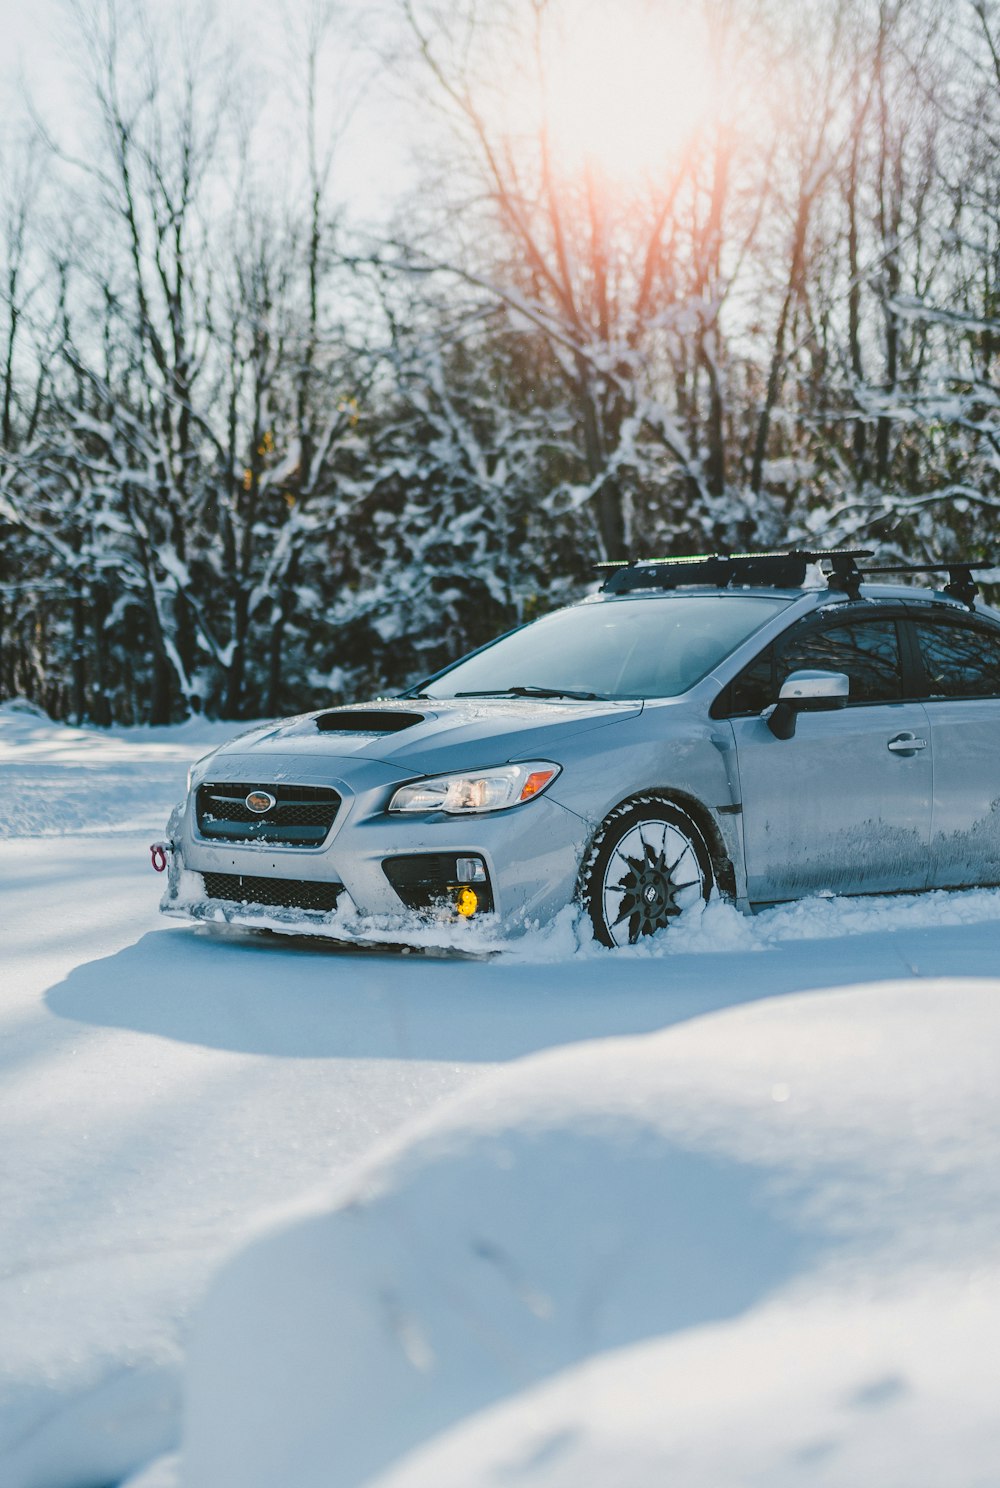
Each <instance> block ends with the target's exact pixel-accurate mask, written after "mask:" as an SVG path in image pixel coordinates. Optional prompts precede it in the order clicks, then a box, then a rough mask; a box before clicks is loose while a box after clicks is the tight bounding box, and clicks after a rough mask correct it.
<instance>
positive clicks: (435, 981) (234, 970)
mask: <svg viewBox="0 0 1000 1488" xmlns="http://www.w3.org/2000/svg"><path fill="white" fill-rule="evenodd" d="M997 943H998V927H997V926H996V925H995V924H989V923H986V924H981V925H953V926H942V927H939V928H935V929H923V930H909V931H897V932H893V931H880V932H878V933H875V934H857V935H846V936H840V937H837V938H836V939H830V940H805V941H796V942H791V941H784V942H782V943H781V944H779V945H777V946H773V947H769V948H767V949H763V950H762V949H760V948H755V949H754V950H752V951H719V952H704V951H703V952H699V953H689V954H671V955H642V956H632V955H630V954H628V953H623V954H618V955H616V954H615V953H613V952H608V953H607V954H603V953H602V954H593V953H591V954H587V955H577V956H569V957H567V958H566V959H565V960H563V961H558V962H544V963H530V962H524V961H520V960H518V959H517V958H516V954H511V955H510V956H505V955H501V956H499V957H497V958H496V959H493V960H490V961H484V962H477V961H468V960H454V959H445V960H431V959H429V958H426V957H413V956H406V957H401V956H399V955H392V954H385V955H382V954H377V953H368V954H365V955H358V954H353V955H352V954H343V953H338V952H337V951H336V950H333V949H332V948H331V947H329V946H326V945H323V944H322V943H319V942H313V941H287V940H284V939H281V938H278V937H274V938H271V937H261V936H254V935H245V936H238V935H233V934H231V933H230V934H226V935H218V934H216V933H213V932H212V931H211V930H206V929H204V928H197V929H193V928H189V927H178V928H171V929H169V930H161V931H152V932H150V933H148V934H146V935H144V936H142V938H141V939H140V940H138V941H137V942H136V943H135V944H134V945H130V946H128V947H126V948H125V949H124V950H121V951H119V952H117V953H116V954H115V955H113V956H108V957H103V958H101V959H98V960H95V961H90V962H86V963H84V964H82V965H80V966H78V967H76V968H74V970H73V971H72V972H71V973H70V974H69V975H68V976H67V977H66V978H65V980H63V981H61V982H59V983H58V984H57V985H56V986H54V987H52V988H51V989H50V990H49V991H48V992H47V993H46V997H45V1000H46V1004H47V1006H48V1007H49V1009H50V1010H51V1011H52V1012H53V1013H54V1014H55V1015H56V1016H57V1017H60V1018H66V1019H71V1020H73V1021H75V1022H78V1023H83V1024H90V1025H94V1026H98V1027H110V1028H122V1029H131V1030H133V1031H135V1032H137V1033H148V1034H153V1035H156V1036H157V1037H161V1038H171V1039H175V1040H177V1041H178V1042H181V1043H187V1044H193V1045H200V1046H203V1047H207V1048H215V1049H227V1050H231V1051H234V1052H240V1053H249V1054H274V1055H279V1056H282V1057H285V1058H300V1059H324V1058H326V1059H329V1058H334V1059H336V1058H352V1059H353V1058H392V1059H397V1058H408V1059H428V1060H456V1061H463V1062H473V1063H474V1062H488V1063H495V1062H502V1061H505V1060H509V1059H516V1058H518V1057H520V1056H521V1055H525V1054H530V1053H533V1052H535V1051H537V1050H540V1049H545V1048H550V1047H553V1046H555V1045H559V1044H567V1043H576V1042H579V1041H581V1040H584V1039H595V1038H607V1037H614V1036H617V1035H628V1034H636V1033H646V1032H651V1031H652V1030H654V1029H659V1028H664V1027H667V1026H669V1025H671V1024H673V1023H680V1022H685V1021H687V1020H689V1019H691V1018H696V1017H700V1016H703V1015H705V1014H708V1013H713V1012H717V1011H720V1010H722V1009H725V1008H728V1007H732V1006H735V1005H737V1004H739V1003H744V1002H753V1001H758V1000H760V999H762V998H765V997H773V996H783V995H788V994H790V993H800V992H809V991H821V990H823V989H825V988H833V987H841V986H845V985H850V984H854V983H860V982H875V981H894V980H899V979H900V978H909V977H913V976H954V975H966V976H977V975H978V976H981V975H989V974H991V973H992V970H993V968H994V967H995V964H996V953H997Z"/></svg>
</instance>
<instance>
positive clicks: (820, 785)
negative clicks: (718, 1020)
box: [162, 552, 1000, 946]
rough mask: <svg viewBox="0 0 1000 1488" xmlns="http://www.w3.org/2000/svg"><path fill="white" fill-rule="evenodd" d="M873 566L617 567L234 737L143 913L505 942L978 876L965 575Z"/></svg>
mask: <svg viewBox="0 0 1000 1488" xmlns="http://www.w3.org/2000/svg"><path fill="white" fill-rule="evenodd" d="M867 556H868V555H867V554H864V553H862V554H858V553H835V554H813V553H805V552H793V553H788V554H774V555H742V556H736V557H724V558H701V559H692V560H681V561H678V560H670V561H659V562H657V561H647V562H637V563H629V564H623V565H619V566H610V565H609V566H608V568H609V577H608V578H607V580H606V582H605V584H604V588H603V589H602V591H601V592H600V593H598V594H595V595H593V596H591V597H590V598H588V599H586V600H584V601H583V602H582V603H580V604H577V605H573V606H571V607H569V608H566V609H561V610H558V611H556V612H555V613H553V614H550V615H547V616H546V617H545V618H543V619H540V620H536V621H534V622H532V623H531V624H529V625H526V626H523V627H521V628H520V629H518V630H515V631H512V632H510V633H509V634H508V635H505V636H502V637H501V638H500V639H499V640H496V641H494V642H492V643H491V644H490V645H488V646H485V647H483V648H482V649H480V650H478V651H475V652H473V653H472V654H471V655H470V656H467V657H465V658H464V659H462V660H460V661H458V662H456V663H455V664H454V665H452V666H450V667H447V668H446V669H445V670H444V671H442V672H440V673H438V674H437V675H436V676H434V677H431V678H430V679H428V681H426V682H424V683H423V684H421V685H420V686H418V687H416V688H414V689H412V690H411V691H410V692H408V693H405V694H404V695H403V696H401V697H399V698H393V699H378V700H376V701H374V702H370V703H366V704H364V705H363V706H360V707H337V708H329V709H324V710H321V711H319V712H316V713H308V714H304V715H302V716H300V717H296V718H291V719H288V720H286V721H284V722H278V723H272V724H267V725H265V726H263V727H259V728H254V729H253V730H251V731H250V732H248V733H245V734H243V735H241V736H240V737H238V738H235V739H233V740H232V742H230V743H228V744H225V745H223V746H222V747H221V748H220V749H217V750H215V751H214V752H213V753H212V754H210V755H208V756H206V758H205V759H203V760H201V761H200V762H199V763H198V764H197V765H196V766H195V767H194V769H193V770H192V772H191V778H190V782H189V790H188V795H187V800H186V801H185V802H184V803H183V804H182V805H181V806H180V807H178V808H177V810H176V811H175V813H174V815H173V817H172V818H171V823H170V827H169V843H167V844H163V847H164V849H167V852H166V853H165V855H166V856H169V881H168V888H167V892H166V894H165V896H164V899H163V904H162V907H163V909H164V910H166V911H167V912H171V913H181V914H184V915H190V916H194V917H195V918H204V919H219V918H222V919H226V920H229V921H231V922H234V923H239V924H247V925H259V924H261V923H265V924H267V925H269V926H271V927H272V928H279V929H287V930H294V931H298V932H300V933H301V932H303V931H305V932H308V931H309V930H310V929H318V930H321V931H322V932H324V933H331V928H335V926H336V925H337V923H340V922H342V920H343V915H344V911H345V909H346V910H347V911H348V913H349V914H352V915H353V914H354V912H355V911H356V912H357V913H358V914H360V915H361V916H362V917H365V918H367V919H370V918H371V917H375V919H376V920H377V921H378V923H380V924H382V925H385V924H386V923H388V924H390V925H393V924H397V923H398V924H399V925H400V926H403V925H405V922H406V917H407V916H412V915H414V914H416V915H421V916H428V915H432V916H445V917H452V918H454V919H456V920H457V919H459V918H463V917H464V918H467V919H473V920H475V919H478V918H479V917H482V916H494V917H495V919H494V921H493V923H495V924H498V925H499V926H500V928H501V929H502V930H503V931H504V932H505V933H515V932H517V931H519V930H523V929H524V928H525V927H529V926H532V925H534V924H536V923H538V922H544V921H546V920H548V919H550V918H551V917H552V916H553V915H555V914H556V913H557V912H558V911H559V910H560V909H562V908H563V907H564V906H566V905H580V906H582V909H583V911H584V912H585V914H586V915H587V916H589V919H590V922H591V924H592V926H593V931H594V934H595V935H596V937H597V939H598V940H600V941H602V942H603V943H604V944H605V945H609V946H619V945H625V944H629V943H633V942H635V941H637V940H639V939H640V938H641V937H643V936H646V935H651V934H654V933H655V932H657V931H660V930H663V929H666V928H667V927H668V926H669V925H670V924H671V921H672V920H673V919H674V918H675V917H676V916H677V915H678V914H680V913H681V911H682V910H683V909H685V908H686V907H688V906H689V905H692V904H694V903H696V902H697V901H698V900H699V899H700V900H707V899H708V898H709V896H710V895H711V894H712V893H713V891H718V892H720V893H721V894H722V895H723V896H725V897H727V898H729V899H731V900H733V901H735V903H736V904H737V905H738V906H739V907H741V908H743V909H744V910H751V909H753V908H755V907H757V906H761V905H766V904H772V903H775V902H777V901H781V900H789V899H794V898H798V897H800V896H802V895H807V894H813V893H817V892H821V891H823V892H832V893H835V894H860V893H884V892H888V891H894V890H916V889H926V888H958V887H963V886H966V885H973V884H995V883H998V882H1000V615H998V614H997V613H996V612H995V611H992V610H990V609H987V608H985V607H984V606H983V605H982V604H981V603H979V602H978V601H977V600H976V598H975V595H976V586H975V583H974V581H973V579H972V577H971V569H972V568H973V567H976V566H979V567H984V566H985V565H969V564H960V565H955V566H953V568H952V571H951V578H950V582H949V583H948V585H947V586H946V588H945V589H944V590H943V591H931V590H923V589H917V588H913V587H905V588H904V587H901V586H889V585H887V584H885V583H884V582H882V581H881V580H880V575H881V574H883V573H885V572H887V570H885V569H875V570H872V569H868V570H865V571H860V570H859V569H858V567H857V561H856V560H857V558H858V557H867ZM819 559H827V560H829V561H830V564H831V566H832V572H830V573H828V574H824V573H822V572H821V571H820V569H819V567H818V563H817V560H819ZM872 574H874V575H876V577H875V579H874V580H873V579H872V578H871V575H872ZM384 917H389V918H388V920H386V919H385V918H384ZM355 923H357V922H356V921H355Z"/></svg>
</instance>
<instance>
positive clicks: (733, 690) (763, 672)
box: [717, 620, 903, 716]
mask: <svg viewBox="0 0 1000 1488" xmlns="http://www.w3.org/2000/svg"><path fill="white" fill-rule="evenodd" d="M802 671H823V672H846V673H847V675H848V677H849V678H850V680H851V695H850V701H851V702H852V703H897V702H899V700H900V699H901V698H902V696H903V669H902V666H901V663H900V656H899V637H898V635H897V632H896V622H895V620H858V621H855V622H854V623H853V624H851V625H829V626H824V627H822V628H819V627H817V626H816V625H815V624H808V623H807V625H805V626H803V627H801V628H797V629H796V630H794V631H793V632H792V634H791V635H789V636H785V637H783V638H782V639H780V640H777V641H775V642H774V643H773V645H770V646H768V648H767V650H766V651H762V652H761V654H760V655H759V656H758V657H757V658H756V660H754V661H752V662H751V663H750V665H749V666H748V667H745V668H744V670H743V671H742V672H740V674H739V676H738V677H736V678H735V679H734V680H733V682H732V683H731V685H730V688H729V689H728V693H729V695H728V698H726V702H725V714H726V715H730V714H745V713H760V712H761V710H762V709H763V708H766V707H767V706H768V704H769V703H774V702H777V699H778V691H779V689H780V687H781V684H782V682H784V680H785V678H786V677H787V676H788V675H789V674H790V673H791V672H802ZM725 696H726V695H725V694H723V697H725ZM720 701H721V700H720ZM721 711H722V710H721V709H720V714H721ZM717 716H719V715H717Z"/></svg>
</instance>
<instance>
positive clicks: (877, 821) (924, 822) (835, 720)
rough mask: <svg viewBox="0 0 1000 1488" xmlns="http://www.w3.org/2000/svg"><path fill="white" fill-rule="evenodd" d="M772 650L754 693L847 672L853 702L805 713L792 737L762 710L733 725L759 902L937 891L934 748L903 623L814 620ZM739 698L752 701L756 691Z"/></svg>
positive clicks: (753, 888) (754, 896)
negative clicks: (913, 688) (908, 670)
mask: <svg viewBox="0 0 1000 1488" xmlns="http://www.w3.org/2000/svg"><path fill="white" fill-rule="evenodd" d="M769 650H770V653H771V654H770V656H769V657H768V658H759V659H758V662H757V663H756V664H755V667H756V683H755V684H754V685H756V686H758V687H763V688H766V692H767V695H769V697H770V700H771V701H774V699H776V697H777V694H778V689H779V688H780V686H781V683H782V682H783V680H784V678H785V677H786V676H788V674H789V673H790V672H793V671H799V670H801V669H803V668H814V667H815V668H820V669H822V670H825V671H831V672H846V674H847V676H848V678H849V679H850V684H851V696H850V701H849V703H848V706H847V707H846V708H842V709H839V710H837V711H834V712H828V713H800V714H799V715H798V720H797V724H796V730H795V734H794V736H793V737H792V738H791V739H776V738H775V737H774V735H773V734H772V733H771V731H770V729H769V728H768V726H767V723H766V721H765V720H764V719H763V718H761V717H760V715H759V713H755V714H754V715H753V716H738V715H737V716H733V717H731V719H730V723H731V726H732V729H733V734H734V739H735V743H736V752H737V759H738V762H739V773H740V792H741V798H742V803H743V836H744V849H745V854H746V869H747V887H748V894H749V897H750V899H751V901H752V902H756V903H767V902H770V901H774V900H781V899H794V898H798V897H800V896H802V895H804V894H811V893H819V892H823V891H826V892H830V893H835V894H856V893H880V892H885V891H890V890H896V889H921V888H924V887H926V885H927V881H928V845H929V840H930V830H931V786H932V752H933V751H932V747H931V737H930V729H929V726H928V720H927V714H926V711H925V709H924V708H923V706H922V705H921V704H920V703H919V702H915V701H910V700H907V699H905V698H904V697H903V673H902V667H901V664H900V650H899V637H898V631H897V623H896V620H895V619H894V618H891V617H889V618H881V617H875V618H869V619H858V620H853V621H849V622H847V623H844V622H843V621H840V620H839V617H838V623H834V622H833V620H832V619H825V620H820V621H818V622H817V621H806V622H804V623H803V624H802V625H800V626H797V627H795V629H794V630H793V631H792V632H791V633H790V634H789V635H788V636H785V637H782V638H780V639H779V640H778V641H777V642H775V643H774V645H773V646H772V647H771V648H769ZM768 663H769V665H770V671H769V673H768ZM751 671H753V669H748V674H749V673H750V672H751ZM734 698H735V699H736V706H737V707H740V705H741V703H742V704H743V705H745V704H746V703H747V702H748V701H749V700H750V699H751V698H752V688H751V689H750V691H749V692H748V690H747V689H746V688H745V687H744V688H743V690H742V692H741V689H740V687H739V686H737V687H736V689H735V691H734ZM754 701H755V702H759V701H760V695H758V696H757V697H756V698H755V699H754ZM747 711H748V710H747Z"/></svg>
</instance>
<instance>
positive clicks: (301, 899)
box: [202, 873, 344, 913]
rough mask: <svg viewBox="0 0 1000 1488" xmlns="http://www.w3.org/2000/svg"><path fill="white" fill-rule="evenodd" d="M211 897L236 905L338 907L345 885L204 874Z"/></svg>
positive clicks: (240, 875)
mask: <svg viewBox="0 0 1000 1488" xmlns="http://www.w3.org/2000/svg"><path fill="white" fill-rule="evenodd" d="M202 878H203V879H204V880H205V893H206V894H207V895H208V897H209V899H228V900H229V901H230V902H231V903H233V904H272V905H277V906H280V907H281V908H282V909H312V910H321V911H322V912H323V913H329V911H330V910H331V909H336V907H337V900H338V899H339V898H340V895H341V892H342V890H343V887H344V885H343V884H339V883H308V882H306V881H305V880H303V879H294V878H255V877H248V876H247V874H245V873H243V874H240V873H203V874H202Z"/></svg>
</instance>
